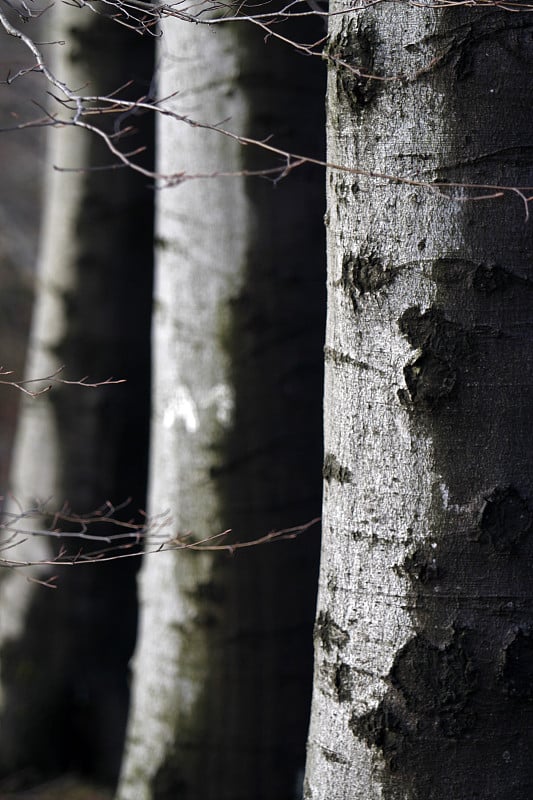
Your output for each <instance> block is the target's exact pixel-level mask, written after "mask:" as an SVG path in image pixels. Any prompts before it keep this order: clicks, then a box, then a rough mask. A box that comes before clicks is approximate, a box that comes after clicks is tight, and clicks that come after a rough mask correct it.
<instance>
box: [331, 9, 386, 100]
mask: <svg viewBox="0 0 533 800" xmlns="http://www.w3.org/2000/svg"><path fill="white" fill-rule="evenodd" d="M374 41H375V36H374V32H373V27H372V24H371V23H369V22H368V21H367V20H363V19H359V18H358V19H348V18H345V19H344V20H343V24H342V28H341V31H340V33H339V34H338V35H337V36H336V37H333V38H332V40H331V42H330V44H329V46H328V49H327V53H326V57H327V58H328V59H329V60H330V62H331V63H332V64H333V65H334V68H335V71H336V80H337V95H338V97H339V98H341V99H342V98H344V99H345V100H346V101H347V102H348V103H349V105H350V107H351V108H352V110H353V111H355V112H356V113H359V112H361V111H362V110H363V109H364V108H365V106H368V105H369V103H371V101H372V100H373V99H374V98H375V96H376V94H377V93H378V91H379V88H380V87H379V81H378V80H374V79H372V77H370V76H371V75H372V74H373V71H374V59H373V52H374Z"/></svg>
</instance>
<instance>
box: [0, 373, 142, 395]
mask: <svg viewBox="0 0 533 800" xmlns="http://www.w3.org/2000/svg"><path fill="white" fill-rule="evenodd" d="M64 369H65V367H64V366H62V367H59V369H56V370H55V372H52V374H51V375H45V376H44V377H43V378H27V379H25V380H5V376H7V375H13V371H12V370H7V369H5V368H4V367H0V376H3V377H0V385H2V384H3V385H4V386H12V387H13V388H14V389H18V390H19V392H22V393H23V394H26V395H28V396H29V397H32V398H35V397H40V396H41V395H42V394H46V393H47V392H49V391H50V390H51V389H52V386H53V384H63V385H65V386H83V387H85V388H86V389H98V388H99V387H101V386H114V385H116V384H119V383H126V379H125V378H113V377H111V378H106V379H105V380H103V381H95V382H91V383H90V382H89V376H88V375H85V376H84V377H83V378H78V379H77V380H67V379H66V378H60V377H59V375H60V374H61V373H62V372H63V370H64ZM31 383H47V385H46V386H44V387H42V388H40V389H36V390H32V389H28V385H29V384H31Z"/></svg>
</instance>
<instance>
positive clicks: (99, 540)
mask: <svg viewBox="0 0 533 800" xmlns="http://www.w3.org/2000/svg"><path fill="white" fill-rule="evenodd" d="M2 500H3V498H0V501H2ZM11 502H12V504H13V498H11ZM129 502H130V501H126V502H124V503H121V504H120V505H114V504H112V503H110V502H107V503H105V504H104V505H103V506H102V507H101V508H98V509H96V510H95V511H93V512H92V513H89V514H76V513H74V512H73V511H72V510H71V509H70V508H69V507H68V505H64V506H63V507H62V508H61V509H60V510H59V511H53V512H51V511H50V509H49V506H50V501H48V502H45V503H38V504H36V505H35V506H34V507H33V508H29V509H22V508H21V509H19V510H15V511H4V512H3V514H2V521H0V537H1V538H0V553H2V555H1V556H0V568H2V567H4V568H24V567H44V566H48V567H50V566H53V567H56V566H57V567H65V566H70V567H72V566H79V565H81V564H94V563H102V562H108V561H117V560H119V559H124V558H139V556H141V555H149V554H153V553H161V552H163V551H168V550H209V551H220V552H226V553H229V554H230V555H233V554H234V553H235V552H236V551H237V550H242V549H245V548H249V547H256V546H258V545H263V544H268V543H271V542H276V541H283V540H287V539H294V538H296V537H297V536H299V535H301V534H302V533H305V532H306V531H308V530H309V529H310V528H312V527H313V526H315V525H316V524H317V523H318V522H319V521H320V520H319V518H318V517H317V518H315V519H312V520H310V521H309V522H306V523H305V524H303V525H297V526H295V527H291V528H284V529H281V530H275V531H271V532H269V533H267V534H264V535H262V536H259V537H256V538H252V539H251V540H249V541H244V542H238V541H236V542H231V543H229V542H227V541H224V540H226V539H227V538H228V537H229V535H230V534H231V530H226V531H223V532H221V533H218V534H214V535H209V536H207V537H205V538H203V539H198V538H197V537H196V536H194V535H193V533H192V532H186V533H176V532H175V531H173V530H172V529H173V521H172V518H171V517H170V515H169V513H168V512H165V513H162V514H158V515H157V516H155V517H147V516H146V514H145V513H144V512H142V511H139V512H137V514H136V515H135V517H134V518H131V519H127V520H124V519H121V517H120V514H121V512H123V511H124V509H125V508H127V506H128V505H129ZM43 520H45V521H46V520H48V521H49V524H48V525H43ZM32 522H36V523H37V527H35V528H34V527H32ZM109 531H111V532H109ZM31 537H45V538H49V539H54V540H59V542H60V545H59V549H58V551H57V553H56V554H54V555H53V556H51V557H50V558H47V559H43V560H38V561H31V560H26V559H22V558H16V557H15V554H16V548H17V547H18V546H20V545H21V544H23V543H25V542H27V541H28V539H30V538H31ZM221 540H222V541H221ZM87 542H90V543H91V547H90V548H89V549H87V546H86V543H87ZM73 545H74V547H73ZM56 579H57V576H55V577H54V578H46V579H45V580H44V584H45V585H50V584H51V583H54V585H55V581H56Z"/></svg>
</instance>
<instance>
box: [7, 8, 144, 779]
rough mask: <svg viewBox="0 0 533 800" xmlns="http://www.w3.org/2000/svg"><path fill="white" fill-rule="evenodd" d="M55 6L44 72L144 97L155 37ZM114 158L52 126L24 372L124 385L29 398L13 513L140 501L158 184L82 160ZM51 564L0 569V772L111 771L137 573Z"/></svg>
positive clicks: (123, 706)
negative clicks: (31, 577)
mask: <svg viewBox="0 0 533 800" xmlns="http://www.w3.org/2000/svg"><path fill="white" fill-rule="evenodd" d="M50 13H51V14H52V15H53V19H52V25H51V30H50V32H49V34H50V38H51V39H53V40H63V41H64V44H63V46H62V47H59V46H57V48H56V49H55V61H54V64H53V68H54V70H55V72H56V74H57V76H58V77H59V78H60V79H61V80H63V81H64V82H65V83H66V84H67V85H69V86H70V87H71V88H74V89H79V87H83V86H84V85H90V88H88V92H90V93H91V94H93V93H94V94H98V93H101V94H105V93H107V92H110V91H114V90H115V89H116V88H117V87H119V86H121V85H123V84H124V83H125V82H126V80H130V79H133V80H134V82H135V88H133V89H132V91H133V92H135V91H136V92H137V95H141V94H144V93H145V92H146V88H147V86H148V85H149V82H150V79H151V69H152V66H151V45H150V42H149V41H148V40H146V41H145V40H140V39H139V40H134V41H133V42H132V40H131V36H129V35H127V34H126V32H125V31H124V29H123V28H121V27H120V26H118V25H116V24H114V23H111V22H109V21H103V20H102V19H101V18H99V17H98V16H96V15H95V14H93V13H91V12H90V11H89V10H85V9H83V10H82V9H79V8H73V7H71V6H68V5H65V4H59V5H58V6H56V7H55V8H54V10H53V11H51V12H50ZM118 124H121V123H120V120H119V121H118ZM143 124H144V123H143ZM145 134H146V135H147V136H148V137H149V136H150V126H149V125H147V126H145ZM110 161H111V156H110V154H109V153H108V152H107V151H106V149H105V147H104V146H103V145H102V143H101V142H100V140H99V139H98V140H97V139H96V138H91V137H90V136H89V135H87V134H85V132H83V131H80V130H76V129H73V128H66V129H59V130H55V129H54V130H51V131H50V135H49V145H48V164H49V166H48V171H47V175H46V186H45V195H44V198H43V204H44V217H43V226H42V236H41V244H40V256H39V263H38V273H37V299H36V307H35V312H34V317H33V325H32V332H31V337H30V347H29V354H28V362H27V377H29V378H39V377H43V376H46V375H49V374H51V373H52V372H53V371H54V370H55V369H57V368H58V367H59V366H60V365H62V364H64V365H66V370H65V373H64V377H66V378H74V379H78V378H81V377H83V376H84V375H88V376H90V378H91V379H93V380H103V379H105V378H108V377H110V376H115V377H121V378H126V379H127V383H126V384H124V385H121V386H104V387H101V388H98V389H82V388H79V387H73V386H56V387H54V388H53V390H52V391H51V392H50V393H48V394H45V395H43V396H41V397H39V398H37V399H35V400H33V399H29V398H25V399H24V402H23V404H22V411H21V416H20V424H19V430H18V434H17V440H16V447H15V454H14V461H13V467H12V481H11V488H12V492H13V495H14V497H15V498H16V503H13V504H12V506H11V510H17V508H22V509H25V508H28V507H32V506H33V505H34V504H35V501H36V499H37V500H41V501H47V500H48V501H49V503H48V507H49V508H50V509H52V510H55V509H56V508H60V507H61V506H62V504H63V503H64V502H68V503H69V505H70V506H71V508H72V509H73V510H74V511H75V512H76V513H81V514H84V513H88V512H90V511H94V510H95V509H96V508H98V507H100V506H102V504H103V503H105V502H106V501H107V500H110V501H112V502H115V503H120V502H122V501H124V500H126V498H128V497H131V498H132V505H133V508H134V509H135V508H139V507H141V508H143V507H144V505H145V499H144V495H145V481H146V472H147V455H146V453H147V439H148V419H149V407H148V404H149V384H150V375H149V358H150V353H149V340H150V313H151V284H152V266H151V265H152V255H151V242H152V222H151V218H152V194H151V192H150V191H149V190H148V189H147V187H146V186H145V181H144V180H143V179H139V177H138V176H136V175H134V173H133V172H130V171H115V172H112V171H104V172H102V171H90V170H91V168H94V167H100V166H102V165H105V164H109V163H110ZM54 166H61V167H67V168H69V167H70V168H81V171H78V172H57V171H55V170H54ZM126 513H127V515H128V517H129V516H131V514H132V509H131V507H130V508H128V510H127V512H126ZM35 524H36V526H37V527H42V526H43V525H44V526H46V524H47V520H46V518H43V519H40V520H37V521H36V522H35ZM68 545H69V546H72V543H71V542H68ZM95 546H96V547H97V545H95ZM74 547H75V545H74ZM55 552H57V549H56V548H55V547H53V546H52V545H51V544H50V542H49V540H47V539H44V538H40V539H38V538H32V537H30V538H29V539H28V540H27V542H26V544H25V545H24V547H20V548H17V550H16V551H14V550H11V551H10V552H9V555H10V556H13V557H14V558H20V559H21V560H24V559H28V560H39V559H43V558H50V557H53V555H54V553H55ZM57 572H58V569H57V568H56V569H51V570H48V571H47V572H46V575H50V574H56V573H57ZM59 572H60V579H59V586H60V588H59V590H58V591H57V592H53V591H49V590H48V591H47V590H45V589H43V588H42V587H41V586H38V585H36V584H35V583H28V582H26V581H25V580H24V576H22V575H20V574H18V573H16V572H6V571H4V572H3V574H2V576H1V578H2V580H1V583H0V594H1V618H0V663H1V684H0V691H1V726H0V768H1V770H2V771H3V772H6V771H14V770H22V769H24V768H27V767H29V766H30V765H31V768H32V769H36V770H44V771H46V772H54V771H59V770H64V769H77V770H84V771H87V772H88V773H91V774H93V775H97V776H98V777H100V778H105V779H108V780H111V779H112V778H113V777H115V779H116V774H117V772H118V764H119V760H120V754H121V749H122V744H123V742H122V739H123V735H124V729H125V721H126V711H127V701H128V691H127V683H126V673H127V662H128V659H129V657H130V655H131V651H132V649H133V643H134V636H135V625H136V606H135V575H134V568H133V565H131V566H130V565H128V566H122V565H121V564H119V565H113V566H110V565H98V566H94V567H92V566H80V567H76V568H65V571H63V572H61V571H60V570H59ZM37 574H38V575H40V576H41V577H42V576H43V570H42V569H39V570H38V571H37Z"/></svg>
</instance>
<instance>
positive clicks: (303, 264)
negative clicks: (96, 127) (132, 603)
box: [118, 20, 323, 800]
mask: <svg viewBox="0 0 533 800" xmlns="http://www.w3.org/2000/svg"><path fill="white" fill-rule="evenodd" d="M163 32H164V35H163V38H162V45H161V56H160V63H161V76H160V90H159V91H160V94H161V95H162V96H169V95H171V94H173V93H175V92H178V94H177V100H176V101H175V108H176V111H177V112H178V113H180V114H186V115H189V116H191V117H192V118H194V119H200V120H202V121H204V120H206V121H208V122H211V123H217V122H219V121H220V120H229V121H227V122H226V123H224V124H225V127H229V128H231V130H233V131H237V132H239V133H244V134H247V135H251V136H254V137H258V138H263V137H265V136H267V135H268V134H270V133H275V134H276V137H275V143H276V144H279V146H282V147H283V146H287V147H293V148H300V150H302V149H303V150H305V151H307V152H309V153H310V154H316V153H320V151H321V148H322V141H321V139H322V130H321V129H322V127H323V123H321V118H322V109H321V105H322V98H321V65H320V63H319V62H318V61H317V63H316V64H315V62H314V60H312V59H303V58H301V57H300V56H298V55H295V54H294V53H292V52H291V51H290V50H289V49H283V48H281V47H280V46H276V45H275V44H273V43H271V44H270V45H269V47H268V48H265V47H264V44H263V33H262V32H259V31H254V30H253V29H251V28H249V27H248V26H247V25H246V26H245V27H244V28H243V27H242V26H241V25H230V24H225V25H223V26H217V27H216V28H215V29H212V28H208V27H203V26H192V25H190V24H187V23H183V22H180V21H178V20H168V21H166V22H165V23H164V29H163ZM304 35H305V34H304ZM315 38H316V37H315ZM158 142H159V159H160V164H159V170H160V171H161V172H169V171H172V172H174V171H180V170H186V171H187V172H188V173H193V174H194V173H196V172H212V171H214V172H216V171H220V170H222V171H231V172H237V173H238V172H240V171H242V170H246V169H250V168H251V169H254V168H261V167H264V166H272V162H271V161H270V162H265V159H263V158H259V157H258V156H257V155H254V151H253V149H252V148H242V147H240V146H239V145H237V144H236V143H235V142H233V141H231V140H229V139H227V138H225V137H223V136H221V135H220V134H216V133H212V132H211V133H208V132H205V131H200V130H198V129H194V128H189V127H187V126H184V125H180V126H176V124H175V123H174V122H172V121H170V120H168V119H166V118H164V117H163V118H161V119H160V120H159V137H158ZM322 203H323V200H322V177H321V175H320V173H319V172H316V173H315V172H314V171H313V170H312V169H302V170H301V171H297V172H295V173H294V174H293V175H291V176H290V177H289V178H287V179H286V180H284V181H282V182H281V183H279V184H278V185H277V186H273V185H272V184H271V183H270V182H267V181H264V180H260V179H257V178H256V179H251V180H249V179H246V178H245V177H243V176H242V177H234V178H222V177H218V178H213V179H209V180H196V181H191V182H188V183H185V184H184V185H182V186H180V187H179V188H177V189H174V190H166V191H162V192H161V193H159V195H158V210H157V224H156V227H157V239H156V241H157V245H158V246H157V273H156V274H157V279H156V284H157V285H156V306H155V307H156V312H155V323H154V359H155V377H154V418H153V427H152V437H153V439H152V457H151V489H150V502H149V505H150V508H151V510H152V513H157V512H158V511H161V510H164V509H169V510H170V512H171V514H172V517H173V520H174V525H175V530H177V531H181V532H182V533H185V532H187V531H192V532H193V535H194V538H195V539H204V538H205V537H210V536H215V535H216V534H219V533H220V532H221V531H223V530H225V529H227V528H232V529H233V531H234V534H233V537H232V540H234V539H238V540H241V541H243V540H246V539H251V538H254V537H257V536H261V535H264V534H265V533H267V532H268V531H270V530H272V529H273V528H279V527H286V526H290V525H296V524H298V523H304V522H306V521H307V520H309V519H310V518H311V517H313V516H314V515H316V513H317V508H318V506H319V497H320V488H321V487H320V481H319V480H317V476H318V475H319V473H320V458H321V454H320V442H319V439H318V438H317V430H320V426H321V421H320V417H321V410H320V395H321V386H322V375H321V360H322V323H323V319H322V316H323V309H322V304H323V288H322V284H323V256H322V253H323V233H322V219H321V217H322V214H323V206H322ZM219 541H221V540H218V539H215V540H214V542H213V544H217V543H218V542H219ZM316 572H317V540H316V534H313V533H307V534H306V535H305V536H304V537H302V538H301V540H299V541H295V542H290V543H284V544H277V545H272V546H270V547H256V548H251V549H250V550H245V551H244V550H243V551H238V552H236V553H235V555H234V557H233V558H229V557H228V555H227V554H226V553H216V552H204V553H198V552H183V551H182V552H177V553H176V552H174V553H165V554H159V555H157V556H154V557H153V558H148V559H147V560H146V561H145V563H144V565H143V569H142V575H141V581H140V599H141V605H142V618H141V626H140V633H139V641H138V646H137V652H136V656H135V660H134V666H135V683H134V692H133V709H132V712H131V716H130V722H129V734H128V744H127V751H126V756H125V762H124V767H123V772H122V779H121V785H120V789H119V795H118V796H119V797H120V798H121V800H145V799H146V800H147V799H148V798H150V799H151V800H156V798H157V799H158V800H163V798H176V797H180V798H202V800H211V799H214V798H217V800H241V798H242V799H244V798H246V800H249V798H251V797H253V798H254V800H264V799H266V798H268V800H288V798H292V797H296V796H298V794H299V792H300V793H301V781H302V777H303V763H304V752H305V736H306V731H307V725H308V709H309V703H310V680H311V672H312V654H311V652H310V639H311V630H312V623H313V616H314V603H315V588H314V587H315V582H316Z"/></svg>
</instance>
